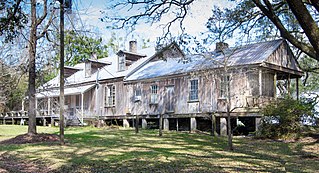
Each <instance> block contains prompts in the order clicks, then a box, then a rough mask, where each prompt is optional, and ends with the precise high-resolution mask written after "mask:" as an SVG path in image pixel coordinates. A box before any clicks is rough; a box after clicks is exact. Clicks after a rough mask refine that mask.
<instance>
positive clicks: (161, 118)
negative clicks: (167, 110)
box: [158, 114, 163, 136]
mask: <svg viewBox="0 0 319 173" xmlns="http://www.w3.org/2000/svg"><path fill="white" fill-rule="evenodd" d="M158 133H159V134H158V135H159V136H162V135H163V115H162V114H161V115H160V118H159V131H158Z"/></svg>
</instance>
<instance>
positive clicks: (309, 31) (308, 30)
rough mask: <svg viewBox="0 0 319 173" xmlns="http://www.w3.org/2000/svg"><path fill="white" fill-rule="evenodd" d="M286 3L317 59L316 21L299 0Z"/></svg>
mask: <svg viewBox="0 0 319 173" xmlns="http://www.w3.org/2000/svg"><path fill="white" fill-rule="evenodd" d="M287 3H288V5H289V7H290V9H291V11H292V13H293V14H294V15H295V17H296V19H297V20H298V22H299V24H300V26H301V28H302V29H303V30H304V32H305V34H306V36H307V38H308V39H309V42H310V43H311V45H312V46H313V48H314V49H315V51H316V59H317V60H319V27H318V25H317V23H316V21H315V20H314V19H313V18H312V16H311V14H310V13H309V11H308V9H307V7H306V6H305V5H304V3H303V2H302V1H301V0H294V1H287Z"/></svg>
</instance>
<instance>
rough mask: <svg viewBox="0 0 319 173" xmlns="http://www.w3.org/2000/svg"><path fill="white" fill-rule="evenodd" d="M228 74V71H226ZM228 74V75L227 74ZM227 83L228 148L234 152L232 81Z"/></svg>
mask: <svg viewBox="0 0 319 173" xmlns="http://www.w3.org/2000/svg"><path fill="white" fill-rule="evenodd" d="M225 71H226V72H227V70H225ZM226 74H227V73H226ZM226 81H227V89H226V91H227V99H226V100H227V105H226V106H227V108H226V109H227V133H228V147H229V150H234V148H233V134H232V130H231V122H230V101H231V97H230V79H229V80H228V79H226Z"/></svg>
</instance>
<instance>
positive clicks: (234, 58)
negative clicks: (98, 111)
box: [126, 39, 284, 81]
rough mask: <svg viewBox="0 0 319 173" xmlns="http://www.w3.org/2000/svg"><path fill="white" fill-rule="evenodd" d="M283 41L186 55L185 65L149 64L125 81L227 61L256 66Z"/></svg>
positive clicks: (171, 62) (176, 60) (178, 60)
mask: <svg viewBox="0 0 319 173" xmlns="http://www.w3.org/2000/svg"><path fill="white" fill-rule="evenodd" d="M283 42H284V40H282V39H280V40H274V41H268V42H262V43H255V44H250V45H246V46H242V47H238V48H230V49H228V50H226V51H224V52H225V53H224V54H222V53H221V52H211V53H208V54H205V55H188V56H186V59H188V60H189V62H187V63H182V62H181V59H182V57H180V58H169V57H167V59H166V60H159V61H154V62H149V63H148V64H146V65H145V66H143V67H142V68H140V69H139V70H137V71H136V72H135V73H133V74H132V75H130V76H127V78H126V81H131V80H139V79H149V78H155V77H160V76H166V75H173V74H181V73H185V72H191V71H197V70H201V69H210V68H217V67H220V63H223V62H224V60H225V59H227V65H228V66H236V65H249V64H258V63H262V62H264V61H266V59H267V58H268V57H269V56H270V55H271V54H272V53H273V52H274V51H275V50H276V49H277V48H278V47H279V46H280V44H282V43H283Z"/></svg>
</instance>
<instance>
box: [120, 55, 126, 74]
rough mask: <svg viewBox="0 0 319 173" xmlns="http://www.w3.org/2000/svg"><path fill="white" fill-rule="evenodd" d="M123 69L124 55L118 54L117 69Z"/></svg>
mask: <svg viewBox="0 0 319 173" xmlns="http://www.w3.org/2000/svg"><path fill="white" fill-rule="evenodd" d="M124 70H125V56H124V54H123V55H120V56H119V71H124Z"/></svg>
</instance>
